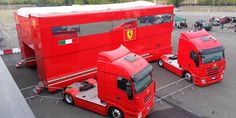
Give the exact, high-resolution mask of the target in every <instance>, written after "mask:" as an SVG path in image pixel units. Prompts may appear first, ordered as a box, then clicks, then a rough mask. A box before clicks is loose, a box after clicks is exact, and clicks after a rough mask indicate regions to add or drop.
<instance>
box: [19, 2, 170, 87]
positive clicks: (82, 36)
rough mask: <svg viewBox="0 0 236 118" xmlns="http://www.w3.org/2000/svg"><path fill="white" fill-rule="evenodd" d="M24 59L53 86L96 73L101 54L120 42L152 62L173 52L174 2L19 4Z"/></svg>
mask: <svg viewBox="0 0 236 118" xmlns="http://www.w3.org/2000/svg"><path fill="white" fill-rule="evenodd" d="M15 19H16V28H17V33H18V38H19V42H20V47H21V54H22V60H24V63H25V64H26V65H27V66H31V65H37V69H38V75H39V78H40V81H41V82H42V83H44V85H45V86H47V87H48V90H49V91H53V90H56V88H64V87H66V86H68V85H70V84H72V83H74V82H77V81H82V80H85V79H87V78H90V77H95V76H96V74H97V63H96V61H97V57H98V53H99V52H101V51H106V50H113V49H116V48H118V47H119V46H120V45H121V44H122V45H124V46H125V47H127V48H128V49H129V50H130V51H131V52H134V53H136V54H138V55H141V56H142V57H145V59H147V60H148V61H152V60H157V59H158V58H160V56H161V55H163V54H168V53H171V49H172V45H171V32H172V30H173V28H172V25H173V6H165V5H164V6H163V5H161V6H156V5H155V4H154V3H151V2H145V1H137V2H131V3H120V4H111V5H109V4H108V5H78V6H77V5H75V6H60V7H32V8H21V9H19V10H18V11H17V12H16V13H15Z"/></svg>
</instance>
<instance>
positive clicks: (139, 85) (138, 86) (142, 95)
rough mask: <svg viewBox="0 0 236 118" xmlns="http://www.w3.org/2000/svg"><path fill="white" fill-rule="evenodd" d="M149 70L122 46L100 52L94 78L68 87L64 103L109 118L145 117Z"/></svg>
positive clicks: (149, 102)
mask: <svg viewBox="0 0 236 118" xmlns="http://www.w3.org/2000/svg"><path fill="white" fill-rule="evenodd" d="M152 69H153V68H152V66H151V64H149V63H148V62H147V61H146V60H145V59H144V58H143V57H141V56H138V55H136V54H134V53H131V52H130V51H129V50H128V49H127V48H125V47H124V46H120V47H119V48H118V49H115V50H112V51H105V52H101V53H99V55H98V59H97V77H96V78H89V79H87V80H85V81H81V82H77V83H73V84H72V85H70V86H68V88H67V89H66V91H65V101H66V102H67V103H69V104H75V105H77V106H79V107H81V108H85V109H88V110H91V111H94V112H97V113H99V114H102V115H109V116H111V117H112V118H124V117H125V118H145V117H146V116H147V114H148V113H149V112H150V110H151V109H152V108H153V106H154V94H155V86H156V84H155V81H153V80H152V76H151V72H152Z"/></svg>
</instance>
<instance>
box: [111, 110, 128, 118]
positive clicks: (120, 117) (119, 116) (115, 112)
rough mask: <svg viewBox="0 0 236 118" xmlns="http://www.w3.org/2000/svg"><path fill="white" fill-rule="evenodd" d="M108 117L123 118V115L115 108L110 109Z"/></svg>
mask: <svg viewBox="0 0 236 118" xmlns="http://www.w3.org/2000/svg"><path fill="white" fill-rule="evenodd" d="M109 115H110V116H111V117H112V118H124V113H123V112H122V111H121V110H120V109H117V108H111V109H110V113H109Z"/></svg>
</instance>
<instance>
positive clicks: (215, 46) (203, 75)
mask: <svg viewBox="0 0 236 118" xmlns="http://www.w3.org/2000/svg"><path fill="white" fill-rule="evenodd" d="M158 65H159V66H160V67H164V68H166V69H168V70H170V71H171V72H173V73H175V74H177V75H179V76H181V77H183V78H184V79H186V80H187V81H189V82H193V83H194V84H196V85H198V86H206V85H209V84H212V83H215V82H219V81H221V80H222V79H223V75H224V70H225V65H226V61H225V54H224V47H223V46H222V44H221V43H220V42H219V41H218V40H216V39H215V38H214V37H212V36H211V35H209V33H208V32H207V31H205V30H204V29H203V30H201V31H197V32H182V33H181V34H180V38H179V45H178V54H166V55H163V56H162V57H161V58H160V59H158Z"/></svg>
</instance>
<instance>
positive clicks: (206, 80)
mask: <svg viewBox="0 0 236 118" xmlns="http://www.w3.org/2000/svg"><path fill="white" fill-rule="evenodd" d="M222 75H223V74H220V76H217V77H208V76H203V77H201V76H193V80H194V84H195V85H197V86H200V87H204V86H207V85H210V84H214V83H217V82H220V81H221V80H223V76H222Z"/></svg>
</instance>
